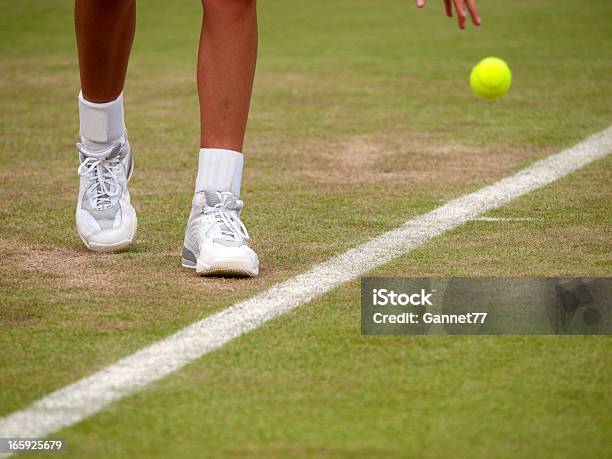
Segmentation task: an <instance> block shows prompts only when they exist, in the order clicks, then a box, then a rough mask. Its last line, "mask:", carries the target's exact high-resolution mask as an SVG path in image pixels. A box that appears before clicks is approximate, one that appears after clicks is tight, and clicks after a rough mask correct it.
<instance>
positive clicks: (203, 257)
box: [182, 191, 259, 277]
mask: <svg viewBox="0 0 612 459" xmlns="http://www.w3.org/2000/svg"><path fill="white" fill-rule="evenodd" d="M242 207H243V203H242V201H241V200H239V199H236V197H235V196H234V195H233V194H232V193H230V192H218V191H202V192H198V193H196V194H195V196H194V198H193V202H192V208H191V214H190V215H189V221H188V222H187V229H186V231H185V241H184V244H183V257H182V265H183V267H185V268H192V269H195V270H196V272H197V273H198V274H200V275H213V276H214V275H218V276H248V277H253V276H256V275H257V274H259V259H258V258H257V255H256V254H255V252H254V251H253V250H252V249H251V248H250V247H249V246H248V245H247V244H246V241H247V240H248V239H249V234H248V232H247V230H246V228H245V226H244V224H243V223H242V221H240V211H241V210H242Z"/></svg>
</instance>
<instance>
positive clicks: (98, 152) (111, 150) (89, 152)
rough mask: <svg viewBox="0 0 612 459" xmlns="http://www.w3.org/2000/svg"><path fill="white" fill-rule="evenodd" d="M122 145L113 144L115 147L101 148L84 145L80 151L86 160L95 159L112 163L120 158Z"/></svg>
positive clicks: (105, 146) (106, 146)
mask: <svg viewBox="0 0 612 459" xmlns="http://www.w3.org/2000/svg"><path fill="white" fill-rule="evenodd" d="M121 147H122V145H121V144H118V143H117V144H113V145H101V146H92V145H82V146H81V148H80V149H79V151H80V152H81V154H82V155H83V156H85V157H86V158H95V159H101V160H106V161H110V160H113V159H115V158H117V157H118V156H119V153H120V152H121Z"/></svg>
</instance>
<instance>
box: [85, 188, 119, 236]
mask: <svg viewBox="0 0 612 459" xmlns="http://www.w3.org/2000/svg"><path fill="white" fill-rule="evenodd" d="M81 209H83V210H84V211H86V212H87V213H88V214H90V215H91V216H92V217H93V218H94V220H95V221H96V222H97V223H98V225H99V226H100V229H101V230H110V229H113V225H114V223H115V217H116V216H117V212H120V211H121V206H120V204H119V201H117V202H116V203H115V205H114V206H111V207H108V208H106V209H96V208H95V207H92V206H91V203H90V202H89V199H87V197H86V196H84V197H83V200H82V201H81Z"/></svg>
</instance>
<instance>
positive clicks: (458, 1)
mask: <svg viewBox="0 0 612 459" xmlns="http://www.w3.org/2000/svg"><path fill="white" fill-rule="evenodd" d="M453 1H454V2H455V9H456V10H457V19H458V21H459V28H460V29H465V18H466V15H465V2H464V0H453Z"/></svg>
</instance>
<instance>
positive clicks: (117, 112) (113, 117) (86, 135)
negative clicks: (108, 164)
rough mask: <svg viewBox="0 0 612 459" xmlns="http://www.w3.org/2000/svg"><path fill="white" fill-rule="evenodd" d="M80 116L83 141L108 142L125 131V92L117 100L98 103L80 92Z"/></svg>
mask: <svg viewBox="0 0 612 459" xmlns="http://www.w3.org/2000/svg"><path fill="white" fill-rule="evenodd" d="M79 117H80V120H81V138H82V141H83V143H85V144H91V143H97V144H100V143H102V144H108V143H111V142H113V141H115V140H117V139H119V138H120V137H121V136H122V135H123V134H124V132H125V121H124V119H123V93H121V94H119V97H117V98H116V99H115V100H113V101H110V102H105V103H102V104H97V103H94V102H89V101H88V100H85V98H84V97H83V92H82V91H81V92H80V93H79Z"/></svg>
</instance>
